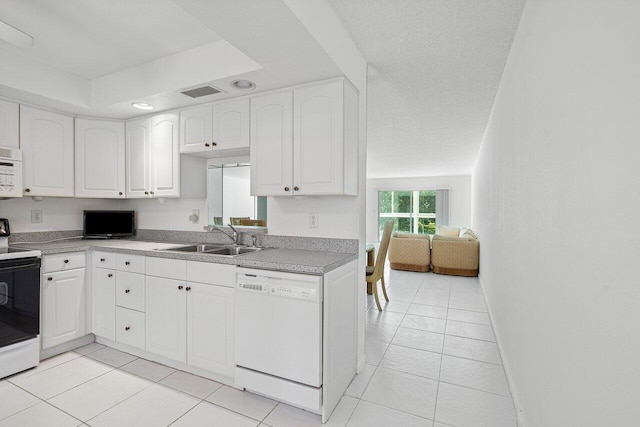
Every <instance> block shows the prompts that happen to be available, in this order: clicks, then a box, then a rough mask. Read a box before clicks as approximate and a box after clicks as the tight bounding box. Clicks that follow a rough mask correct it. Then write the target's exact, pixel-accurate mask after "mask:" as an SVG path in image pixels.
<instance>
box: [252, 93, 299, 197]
mask: <svg viewBox="0 0 640 427" xmlns="http://www.w3.org/2000/svg"><path fill="white" fill-rule="evenodd" d="M250 156H251V195H253V196H277V195H289V194H293V188H292V187H293V184H292V182H293V94H292V92H291V91H287V92H280V93H274V94H269V95H264V96H257V97H254V98H251V150H250Z"/></svg>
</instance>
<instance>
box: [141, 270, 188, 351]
mask: <svg viewBox="0 0 640 427" xmlns="http://www.w3.org/2000/svg"><path fill="white" fill-rule="evenodd" d="M185 288H186V283H185V282H182V281H179V280H175V279H166V278H163V277H154V276H147V277H146V290H145V292H146V295H145V306H146V314H145V322H146V348H147V351H148V352H150V353H155V354H158V355H160V356H165V357H168V358H170V359H173V360H177V361H179V362H183V363H184V362H186V361H187V335H186V333H187V327H186V323H187V315H186V310H187V305H186V292H187V291H186V289H185Z"/></svg>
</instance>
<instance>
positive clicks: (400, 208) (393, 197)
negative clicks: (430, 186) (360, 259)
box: [378, 190, 449, 238]
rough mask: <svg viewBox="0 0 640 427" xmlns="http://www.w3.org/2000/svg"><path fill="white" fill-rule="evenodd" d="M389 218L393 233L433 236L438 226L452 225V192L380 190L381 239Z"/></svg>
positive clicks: (379, 225)
mask: <svg viewBox="0 0 640 427" xmlns="http://www.w3.org/2000/svg"><path fill="white" fill-rule="evenodd" d="M436 206H437V207H436ZM390 219H392V220H393V221H394V223H395V224H394V227H393V230H394V231H401V232H404V233H414V234H434V233H435V232H436V226H437V225H447V224H448V222H449V190H413V191H380V192H378V238H381V237H382V230H383V229H384V224H385V223H386V222H387V221H388V220H390Z"/></svg>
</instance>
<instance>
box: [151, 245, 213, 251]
mask: <svg viewBox="0 0 640 427" xmlns="http://www.w3.org/2000/svg"><path fill="white" fill-rule="evenodd" d="M224 248H225V245H216V244H202V245H189V246H180V247H177V248H170V249H162V250H163V251H178V252H209V251H212V250H216V249H224Z"/></svg>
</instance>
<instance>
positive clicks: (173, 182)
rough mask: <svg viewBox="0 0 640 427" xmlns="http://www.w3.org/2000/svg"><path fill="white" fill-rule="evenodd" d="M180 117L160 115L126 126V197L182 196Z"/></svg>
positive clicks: (128, 123)
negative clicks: (179, 141)
mask: <svg viewBox="0 0 640 427" xmlns="http://www.w3.org/2000/svg"><path fill="white" fill-rule="evenodd" d="M178 135H179V133H178V117H177V115H176V114H159V115H157V116H153V117H151V118H145V119H137V120H132V121H129V122H127V123H126V170H127V173H126V196H127V198H143V197H147V198H148V197H179V196H180V153H179V147H178Z"/></svg>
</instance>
